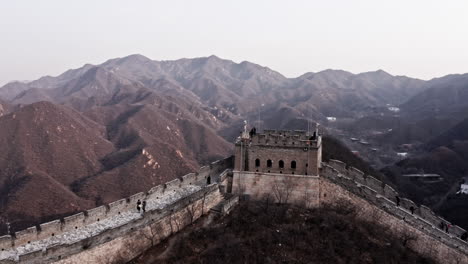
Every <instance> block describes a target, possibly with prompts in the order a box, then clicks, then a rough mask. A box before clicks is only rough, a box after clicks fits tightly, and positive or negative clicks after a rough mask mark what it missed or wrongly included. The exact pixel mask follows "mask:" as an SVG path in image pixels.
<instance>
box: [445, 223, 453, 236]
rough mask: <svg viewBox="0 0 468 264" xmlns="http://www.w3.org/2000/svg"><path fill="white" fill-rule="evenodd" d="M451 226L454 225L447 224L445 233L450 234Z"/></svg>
mask: <svg viewBox="0 0 468 264" xmlns="http://www.w3.org/2000/svg"><path fill="white" fill-rule="evenodd" d="M450 227H452V226H451V225H450V224H446V225H445V233H447V234H448V232H449V229H450Z"/></svg>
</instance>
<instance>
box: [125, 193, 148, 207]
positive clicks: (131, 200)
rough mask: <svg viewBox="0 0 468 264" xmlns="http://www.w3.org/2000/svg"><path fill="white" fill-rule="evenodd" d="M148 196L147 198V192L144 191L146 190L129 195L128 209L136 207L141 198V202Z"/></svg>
mask: <svg viewBox="0 0 468 264" xmlns="http://www.w3.org/2000/svg"><path fill="white" fill-rule="evenodd" d="M146 198H147V197H146V193H144V192H140V193H137V194H134V195H132V196H130V197H128V199H127V207H128V209H127V210H132V209H134V208H136V204H137V202H138V200H140V202H143V200H145V199H146Z"/></svg>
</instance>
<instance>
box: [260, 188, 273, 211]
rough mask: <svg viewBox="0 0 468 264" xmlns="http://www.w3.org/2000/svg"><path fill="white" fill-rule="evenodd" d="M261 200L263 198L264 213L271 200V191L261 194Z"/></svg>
mask: <svg viewBox="0 0 468 264" xmlns="http://www.w3.org/2000/svg"><path fill="white" fill-rule="evenodd" d="M262 200H263V209H264V210H265V213H267V212H268V208H269V206H270V203H271V200H273V199H272V197H271V193H269V192H268V193H266V194H265V195H263V199H262Z"/></svg>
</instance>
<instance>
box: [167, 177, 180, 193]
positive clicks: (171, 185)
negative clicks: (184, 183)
mask: <svg viewBox="0 0 468 264" xmlns="http://www.w3.org/2000/svg"><path fill="white" fill-rule="evenodd" d="M180 185H181V182H180V180H179V179H174V180H172V181H170V182H168V183H166V189H165V190H164V192H171V191H174V190H176V189H179V188H180Z"/></svg>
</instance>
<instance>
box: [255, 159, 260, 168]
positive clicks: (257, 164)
mask: <svg viewBox="0 0 468 264" xmlns="http://www.w3.org/2000/svg"><path fill="white" fill-rule="evenodd" d="M255 167H260V160H259V159H256V160H255Z"/></svg>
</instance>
